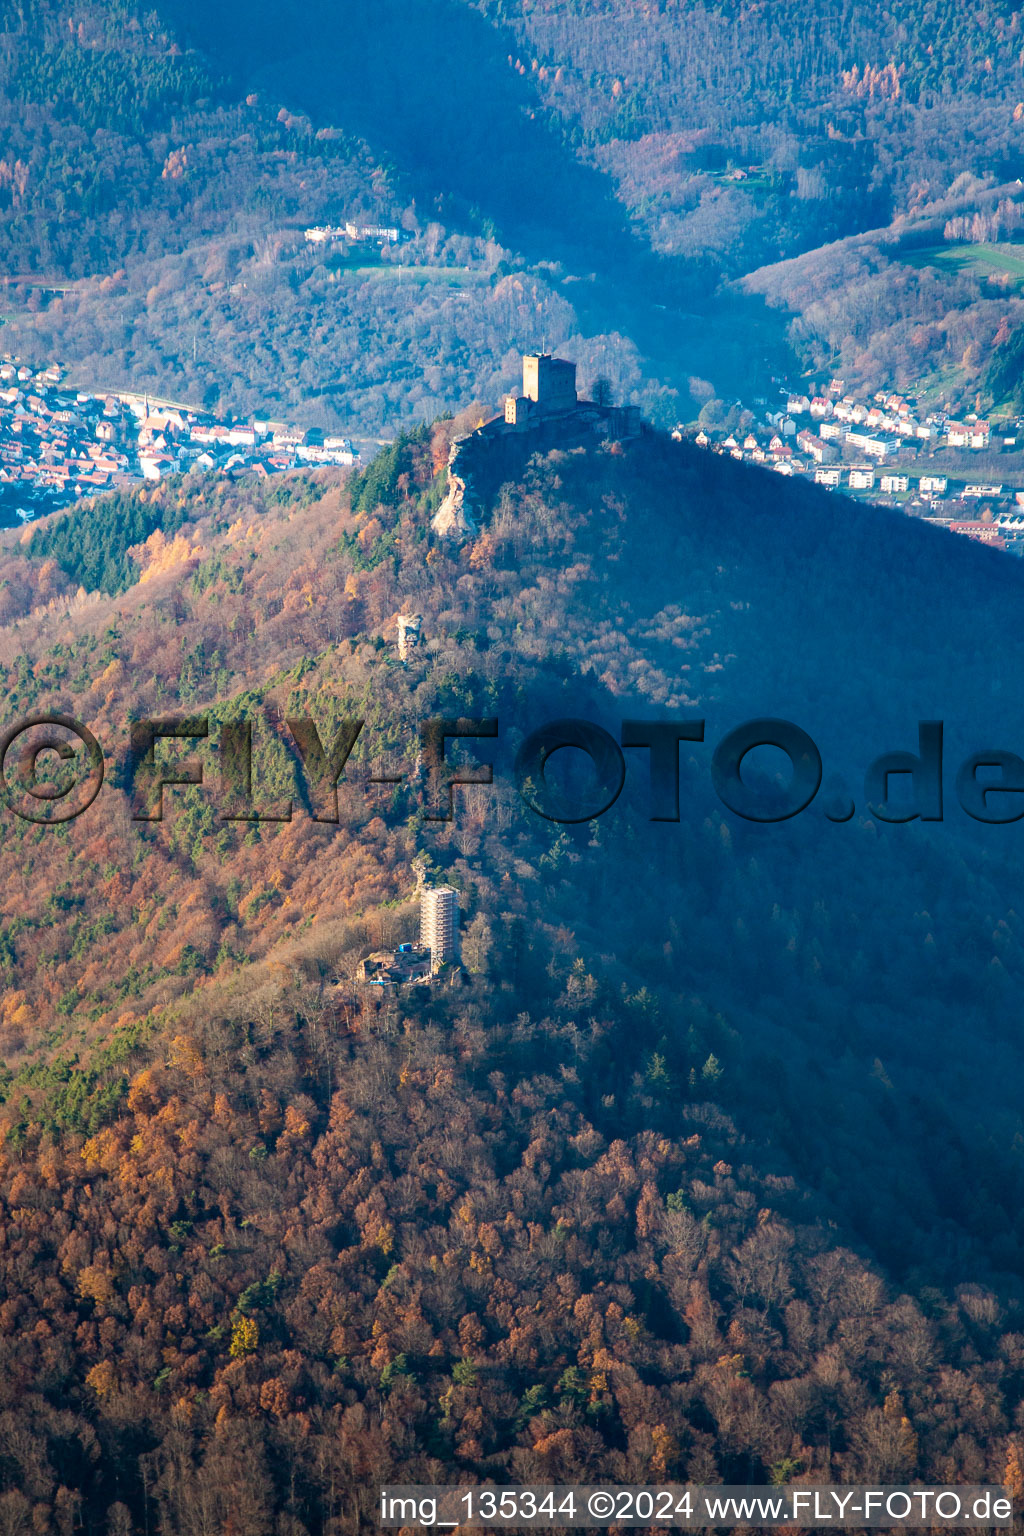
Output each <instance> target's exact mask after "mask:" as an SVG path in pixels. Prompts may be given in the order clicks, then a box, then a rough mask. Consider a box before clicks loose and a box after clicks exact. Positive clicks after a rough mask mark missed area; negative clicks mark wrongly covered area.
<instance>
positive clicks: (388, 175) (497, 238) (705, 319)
mask: <svg viewBox="0 0 1024 1536" xmlns="http://www.w3.org/2000/svg"><path fill="white" fill-rule="evenodd" d="M3 25H4V30H3V32H0V120H2V122H3V128H4V150H3V157H2V159H0V205H2V207H3V209H4V213H5V217H4V220H3V226H2V229H0V263H2V271H3V275H4V276H5V278H6V279H7V282H6V285H5V289H4V310H5V313H4V318H5V321H6V336H5V340H6V342H8V343H9V344H10V346H11V347H12V348H13V349H14V350H20V351H21V352H23V353H24V354H25V355H30V356H32V357H33V358H43V359H45V358H46V357H48V356H50V355H55V356H57V357H59V358H61V359H66V360H68V361H70V362H71V363H72V364H73V365H74V374H73V378H74V379H75V381H77V382H81V383H83V384H88V385H97V384H99V385H110V386H113V385H122V386H123V385H132V386H135V387H148V388H150V389H152V390H154V391H156V392H159V393H161V394H165V395H169V396H171V397H172V398H175V399H183V400H186V401H190V402H194V403H197V404H200V403H205V404H206V405H208V406H210V405H212V406H215V407H217V408H219V409H222V410H224V411H229V410H233V411H236V412H242V413H246V412H252V411H256V412H272V413H275V414H277V415H282V416H283V415H289V414H291V415H295V416H297V417H298V419H300V420H301V421H302V422H303V423H305V424H323V425H331V426H334V427H337V426H344V427H345V428H346V429H347V430H349V431H350V432H354V433H355V434H356V435H366V436H369V437H376V436H378V435H381V434H384V435H391V434H392V433H393V432H394V431H395V430H398V429H399V428H400V427H402V426H403V425H405V426H408V425H411V424H412V423H414V422H415V421H417V420H422V419H425V418H429V417H430V416H432V415H435V414H438V413H439V412H441V411H443V410H445V409H450V408H452V407H453V406H456V405H457V406H465V405H467V404H468V403H469V401H470V400H471V399H472V398H473V397H474V395H476V394H478V393H482V394H483V395H484V397H485V398H487V399H490V398H491V397H492V396H493V395H494V394H496V393H497V392H499V391H500V390H501V389H503V388H507V387H508V386H509V385H510V384H511V383H513V382H514V362H515V357H516V354H517V353H518V352H519V351H521V350H524V349H528V348H531V347H535V346H537V345H538V344H540V343H541V342H546V343H547V344H548V345H549V346H565V345H567V344H568V345H571V348H572V350H573V352H574V354H575V355H576V356H577V357H579V358H580V359H581V360H582V361H583V362H584V364H585V365H586V366H587V367H588V368H589V367H590V366H591V364H592V366H593V371H594V373H595V374H596V373H601V374H604V375H606V376H608V377H609V378H610V379H611V381H612V384H613V387H614V389H615V392H616V394H617V395H618V396H619V397H621V398H631V399H634V400H638V401H642V402H643V404H644V406H645V409H646V411H647V414H648V415H649V416H653V417H656V418H657V419H659V420H661V421H663V422H667V423H670V422H672V421H673V420H675V419H676V418H677V417H679V416H684V417H685V416H687V415H689V414H695V410H693V404H694V401H695V400H696V401H700V400H701V399H703V398H706V397H707V395H706V390H705V388H704V382H703V381H708V382H709V383H710V385H711V386H712V387H713V392H714V393H715V394H716V395H717V396H719V397H720V398H730V397H731V396H733V395H734V394H736V393H739V392H740V391H741V390H742V389H744V388H749V386H750V384H751V382H752V380H751V366H752V365H753V368H754V372H755V375H756V380H755V382H756V383H757V384H758V385H759V386H761V387H762V390H763V388H764V387H765V386H766V385H767V383H768V381H770V378H771V376H772V375H773V374H774V375H789V374H791V373H793V372H794V371H795V369H796V367H797V362H796V361H794V358H795V359H797V360H798V361H799V364H800V365H802V366H805V367H807V368H811V369H819V368H824V367H826V366H829V365H832V366H835V367H837V368H838V367H841V368H843V369H845V370H846V371H847V372H848V373H850V374H851V375H852V377H853V378H854V379H856V380H857V382H858V383H860V382H863V383H865V384H870V385H871V387H878V385H880V384H883V383H898V384H900V386H901V387H907V381H908V380H909V381H910V383H916V382H917V381H918V380H920V379H921V378H922V377H925V378H928V377H931V376H936V375H940V374H943V373H944V372H945V373H946V374H949V375H951V376H954V377H955V380H956V384H957V387H958V388H960V387H962V388H964V389H967V388H970V387H975V388H977V387H981V386H982V385H983V384H984V380H985V370H986V368H987V367H988V364H989V360H990V358H991V356H992V352H993V347H994V346H995V345H996V342H995V338H996V336H997V335H998V334H999V333H1000V330H1001V328H1003V327H1004V326H1005V325H1009V326H1010V327H1011V329H1012V328H1013V327H1014V326H1015V325H1016V324H1018V323H1019V316H1018V314H1017V310H1018V309H1019V302H1020V301H1019V300H1018V299H1017V298H1016V284H1015V283H1010V284H1009V285H1008V286H1007V285H1002V286H1000V285H998V284H996V285H993V284H991V283H988V282H987V281H986V278H985V275H984V273H983V272H982V273H980V274H974V273H970V272H968V273H966V274H965V275H963V276H953V275H951V274H949V273H946V272H944V271H942V270H941V269H940V268H937V267H935V266H934V265H933V264H931V265H930V264H928V263H926V264H925V268H924V271H923V272H922V273H916V272H915V271H914V270H913V269H912V267H907V266H905V265H902V264H899V263H895V262H892V261H890V259H889V253H888V252H885V253H884V254H882V255H878V253H877V247H876V252H875V254H874V255H872V253H871V252H867V253H866V256H865V260H866V261H867V266H866V267H864V266H862V267H861V268H859V269H858V270H857V271H856V272H855V274H854V276H853V279H852V281H851V271H850V259H849V257H848V255H847V253H846V250H845V248H844V247H843V246H839V247H838V248H837V249H836V250H835V252H833V251H832V248H831V244H830V242H835V241H844V240H847V239H849V238H850V237H856V236H859V235H860V234H862V233H863V232H864V231H871V230H881V229H889V230H890V231H891V232H892V233H891V237H890V239H887V240H886V241H883V242H881V244H882V246H883V247H884V246H885V245H887V244H889V243H891V240H892V239H895V240H896V242H897V244H899V243H901V242H902V241H903V240H904V238H905V237H906V236H907V233H908V230H909V231H911V232H912V233H913V235H914V239H915V240H916V243H917V246H918V247H919V246H920V244H921V238H923V234H924V231H925V227H926V226H927V228H928V229H929V230H932V225H934V223H935V217H937V215H935V216H933V212H932V210H936V209H941V208H944V207H946V206H947V204H948V205H949V209H950V211H951V213H952V215H953V217H955V218H960V219H961V220H962V221H964V220H966V223H967V225H968V226H969V225H970V224H971V220H972V219H975V218H976V217H979V216H980V217H981V218H982V219H984V218H986V217H988V215H989V214H990V213H991V209H990V208H989V206H988V203H989V201H990V197H989V191H990V189H993V188H1003V189H1004V197H1005V196H1008V197H1010V198H1011V200H1012V198H1013V196H1014V192H1013V189H1014V187H1015V184H1016V179H1017V177H1018V175H1019V174H1020V172H1021V170H1022V166H1024V162H1022V161H1021V146H1020V138H1021V134H1022V132H1024V106H1022V103H1024V82H1022V79H1021V73H1022V71H1021V63H1020V54H1021V42H1020V31H1021V25H1020V18H1019V16H1018V15H1017V13H1016V12H1012V13H1009V14H1005V13H1003V12H1000V11H998V10H997V9H993V8H988V9H986V8H984V7H982V8H981V9H980V10H975V11H973V12H971V13H970V14H966V13H962V12H959V11H958V12H956V13H955V22H954V19H953V12H952V11H950V10H949V9H947V8H946V7H944V6H942V5H938V4H934V3H924V0H918V3H915V4H914V5H913V6H911V7H909V8H908V7H902V8H901V9H900V11H899V14H898V15H897V14H896V13H885V12H883V13H881V14H880V15H876V14H874V13H872V15H871V17H870V19H869V18H868V17H867V16H866V14H865V13H863V11H858V10H857V9H856V8H855V7H854V8H852V9H851V8H850V7H849V6H840V7H833V8H830V9H828V10H827V11H826V12H821V13H820V14H816V15H814V16H807V15H805V13H804V11H803V10H801V9H800V8H793V7H791V6H788V5H782V6H779V5H773V6H771V7H764V6H743V7H737V6H732V5H718V6H711V5H708V6H697V7H693V6H689V5H687V6H685V7H683V6H682V5H681V4H677V3H676V0H664V3H663V4H658V5H657V6H649V5H639V4H637V3H635V0H614V3H611V0H609V3H608V4H603V5H600V6H587V7H585V8H584V9H583V10H581V9H580V8H578V7H576V6H574V5H572V4H567V3H565V0H551V3H545V4H543V5H531V6H523V5H520V4H519V3H514V4H513V3H510V0H500V3H497V0H496V3H490V0H487V3H483V0H481V3H479V4H478V3H476V0H472V3H471V0H424V3H423V4H421V5H418V6H416V7H415V8H411V7H409V6H408V4H406V3H405V0H386V3H380V4H374V5H372V6H370V5H368V4H363V3H362V0H359V3H355V4H352V5H349V6H347V7H346V8H345V11H344V14H342V13H341V12H339V11H338V10H337V8H336V7H331V6H328V5H326V4H321V3H319V0H317V3H311V4H309V5H307V6H306V7H305V8H304V10H303V14H302V24H301V25H298V24H295V23H282V21H281V17H280V11H279V8H278V7H270V6H264V5H261V4H258V3H251V4H244V5H243V4H241V0H218V3H216V4H213V5H211V6H209V7H207V8H206V9H205V10H204V13H203V16H202V20H201V23H197V21H196V17H195V12H194V8H191V7H189V6H187V5H183V4H180V3H176V0H166V3H162V4H160V3H158V4H156V5H155V7H154V8H153V9H151V10H147V9H146V8H145V7H139V6H136V5H133V4H128V3H117V4H114V3H109V0H104V3H99V0H92V3H82V4H79V5H76V7H75V8H73V10H72V12H71V13H68V12H66V11H65V10H61V8H60V7H59V6H56V5H55V4H54V3H52V0H31V3H29V0H21V3H19V4H17V5H14V6H11V7H8V8H7V10H6V12H5V19H4V23H3ZM442 81H443V82H444V87H443V91H444V93H446V95H445V98H444V99H445V102H446V105H443V104H442V100H441V95H442V87H441V84H440V82H442ZM499 171H500V174H498V172H499ZM948 217H949V215H948V214H947V215H946V217H945V218H939V219H938V224H937V226H936V227H935V229H934V230H932V239H933V243H934V242H935V241H937V242H938V244H939V246H941V244H942V242H943V240H944V239H945V238H946V237H945V235H944V233H943V231H944V229H945V224H946V222H947V221H948ZM346 218H355V219H357V220H359V219H364V218H366V219H370V220H371V221H374V222H380V221H385V222H387V223H389V224H395V225H397V226H399V227H401V228H402V230H403V233H404V235H405V236H407V237H409V239H408V243H407V244H405V245H403V246H401V247H397V248H395V249H393V250H388V251H385V252H384V253H381V252H379V251H377V250H373V249H371V250H367V251H362V252H359V253H357V254H356V256H354V257H348V256H346V257H344V258H341V257H337V258H336V257H332V256H331V254H330V252H329V251H328V252H326V253H325V251H324V250H323V249H314V248H311V247H307V246H306V245H305V244H304V242H303V239H302V230H303V228H304V227H306V226H307V225H309V224H313V223H330V222H338V221H340V222H344V220H345V219H346ZM929 221H931V222H929ZM1021 223H1022V217H1021V213H1020V208H1019V206H1018V207H1017V210H1016V225H1014V224H1013V221H1012V220H1011V221H1009V222H1007V221H1005V220H1004V226H1005V227H1004V228H1003V233H1002V235H1001V236H999V237H998V238H1002V239H1008V238H1012V228H1014V227H1018V226H1020V224H1021ZM958 238H959V237H958ZM978 238H980V237H978ZM986 238H990V237H986ZM809 251H815V252H817V253H818V255H816V256H815V258H814V262H813V267H812V268H811V273H812V274H813V283H814V285H815V295H816V303H815V304H812V303H810V302H809V300H808V297H807V292H806V287H807V277H808V274H807V273H806V272H805V271H804V270H803V269H801V268H799V267H798V268H788V267H785V266H783V267H781V268H776V267H773V266H772V264H775V263H778V262H780V261H785V260H787V259H789V258H792V257H794V256H795V255H798V254H800V253H804V252H809ZM857 260H860V258H859V257H858V258H857ZM765 266H769V267H771V268H772V271H771V274H770V275H769V276H768V277H767V278H766V280H765V281H763V282H762V281H760V280H755V281H754V282H753V283H751V284H750V285H749V286H748V287H747V288H746V290H745V291H744V292H741V291H740V290H739V289H738V288H736V287H729V286H728V281H729V280H734V279H738V278H740V277H742V276H743V275H744V274H746V273H749V272H751V271H753V270H755V269H761V268H764V267H765ZM876 277H877V278H878V285H880V286H878V285H876V282H875V279H876ZM723 283H725V284H726V286H722V284H723ZM60 289H63V290H65V291H62V292H61V291H57V290H60ZM876 289H877V291H876ZM889 292H893V293H898V294H899V300H900V302H899V312H898V314H897V315H895V316H890V315H889V314H888V313H887V312H885V309H884V305H883V306H882V309H881V310H880V309H879V304H878V297H879V295H880V294H881V295H883V296H884V295H885V294H886V293H889ZM762 293H764V294H765V295H767V297H768V298H769V300H770V301H771V304H772V305H774V306H777V310H772V309H768V308H766V306H765V304H764V303H763V302H762V301H761V299H760V298H759V297H755V295H760V294H762ZM981 301H984V302H981ZM789 311H797V312H798V313H799V314H800V317H801V318H800V321H799V323H798V324H797V325H796V326H795V327H794V328H793V329H792V331H791V332H790V334H789V336H788V337H786V336H784V335H783V334H782V333H783V329H784V326H785V322H786V319H787V318H788V312H789ZM698 316H699V317H700V318H699V323H698V319H697V317H698ZM953 317H955V319H954V318H953ZM961 343H962V344H961ZM691 387H693V389H694V394H693V395H692V396H691Z"/></svg>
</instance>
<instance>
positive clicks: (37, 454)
mask: <svg viewBox="0 0 1024 1536" xmlns="http://www.w3.org/2000/svg"><path fill="white" fill-rule="evenodd" d="M63 376H64V374H63V369H62V368H61V367H60V366H59V365H57V364H51V365H50V366H48V367H46V368H44V369H41V370H37V369H34V368H31V367H29V366H28V364H26V363H23V362H22V361H21V360H20V359H18V358H15V357H4V358H2V359H0V521H3V522H6V523H8V524H11V523H14V522H15V521H16V519H17V518H20V519H21V520H22V521H29V520H32V519H35V518H37V517H41V516H43V515H44V514H45V513H47V512H54V511H58V510H60V509H61V508H63V507H68V506H73V505H74V504H75V503H76V502H77V501H78V500H80V499H81V498H82V497H84V496H95V495H97V494H98V493H100V492H102V491H109V490H120V489H125V488H130V487H132V486H135V485H139V484H141V483H142V482H144V481H154V480H161V479H163V478H164V476H166V475H176V474H184V473H188V472H195V473H200V474H202V473H212V474H217V473H220V474H225V475H233V476H243V475H255V476H257V477H259V478H265V477H266V476H268V475H273V474H278V473H280V472H282V471H284V470H288V469H295V468H297V467H298V466H301V465H309V466H313V465H317V464H354V463H355V462H356V461H357V459H358V454H357V453H356V452H355V450H354V449H353V446H352V443H351V442H350V441H349V439H348V438H346V437H337V436H331V435H330V434H327V435H325V434H324V432H322V431H321V430H319V429H318V428H315V427H313V428H309V429H308V430H303V429H301V428H298V427H291V426H288V425H286V424H285V423H283V422H275V421H269V420H262V419H260V418H259V417H253V418H250V419H249V420H248V421H235V422H231V421H227V422H226V421H221V420H218V419H216V418H214V417H213V416H211V415H210V414H208V413H207V412H204V411H202V410H201V409H198V408H196V407H193V406H187V405H180V404H174V403H171V402H167V401H156V400H154V399H152V398H151V397H150V396H148V395H145V394H138V393H134V392H131V391H111V392H96V393H92V392H87V391H80V390H71V389H67V388H65V387H62V379H63Z"/></svg>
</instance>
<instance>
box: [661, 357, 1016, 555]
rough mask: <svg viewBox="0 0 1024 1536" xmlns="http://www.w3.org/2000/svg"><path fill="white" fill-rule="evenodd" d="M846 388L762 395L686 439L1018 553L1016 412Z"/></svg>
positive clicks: (834, 385)
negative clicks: (944, 406) (866, 395)
mask: <svg viewBox="0 0 1024 1536" xmlns="http://www.w3.org/2000/svg"><path fill="white" fill-rule="evenodd" d="M844 391H845V385H844V383H843V381H842V380H841V379H834V380H833V381H832V382H831V384H830V385H829V387H828V388H827V389H826V390H824V391H823V392H822V393H820V394H812V395H804V394H800V393H799V392H789V391H782V392H780V396H779V401H778V404H777V405H776V404H769V402H768V401H767V400H764V399H761V400H757V401H755V402H754V406H753V408H751V409H746V408H744V407H743V406H742V405H741V406H738V407H735V408H734V409H733V410H732V411H730V412H729V413H728V414H727V416H726V418H725V419H724V420H723V421H721V422H720V423H719V424H718V425H715V424H712V423H708V424H707V425H704V424H701V425H700V427H699V430H698V431H697V433H696V436H695V437H694V438H693V440H694V441H695V442H696V443H697V445H698V447H701V448H706V449H709V450H710V451H712V452H716V453H726V454H730V455H731V456H732V457H733V458H735V459H744V460H747V461H748V462H750V463H753V464H760V465H763V466H765V467H766V468H769V469H773V470H775V471H776V472H777V473H778V474H782V475H805V476H807V477H808V478H809V479H813V480H814V482H815V483H816V484H817V485H822V486H825V487H826V488H827V489H829V490H834V491H840V492H843V493H845V494H847V495H850V496H853V497H855V498H857V499H859V500H868V501H871V502H874V503H875V504H877V505H882V506H893V507H897V508H899V509H900V510H902V511H904V512H907V513H909V514H910V515H912V516H916V517H923V518H926V519H927V520H928V521H930V522H935V523H940V524H941V525H942V526H943V527H946V528H949V529H950V530H951V531H952V532H954V533H962V534H966V535H967V536H968V537H969V538H973V539H978V540H980V541H981V542H982V543H985V544H992V545H994V546H995V547H996V548H998V549H1008V550H1010V551H1012V552H1013V553H1015V554H1024V417H1022V418H1012V417H1011V418H1006V419H1003V420H1000V421H995V420H992V421H984V420H980V419H979V418H978V416H977V415H976V414H970V415H967V416H965V417H964V418H963V419H962V420H953V419H952V418H950V417H949V416H946V415H944V414H943V413H942V412H941V411H939V412H928V413H925V412H924V411H921V410H919V409H918V407H917V405H916V403H915V401H913V400H912V399H909V398H907V397H905V396H903V395H897V394H887V393H885V392H884V391H883V392H881V393H879V394H876V395H874V396H873V397H872V398H871V399H870V400H861V399H857V398H856V397H855V396H852V395H848V394H846V393H845V392H844ZM690 435H691V434H689V433H688V432H686V431H685V429H683V428H681V427H680V428H677V429H676V431H675V432H674V433H673V436H674V437H677V438H682V437H684V436H690Z"/></svg>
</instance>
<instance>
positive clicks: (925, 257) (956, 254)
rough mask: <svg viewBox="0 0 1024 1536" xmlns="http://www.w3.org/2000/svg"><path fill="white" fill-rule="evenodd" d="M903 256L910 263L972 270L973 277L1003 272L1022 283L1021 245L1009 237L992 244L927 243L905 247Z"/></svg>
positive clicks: (1023, 269)
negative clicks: (911, 247) (910, 249)
mask: <svg viewBox="0 0 1024 1536" xmlns="http://www.w3.org/2000/svg"><path fill="white" fill-rule="evenodd" d="M903 260H904V261H905V262H906V264H907V265H908V266H911V267H937V268H938V269H939V270H940V271H946V272H956V273H972V274H973V275H974V276H975V277H980V278H991V277H998V276H1006V277H1009V278H1011V279H1012V280H1013V282H1014V283H1015V284H1016V285H1017V286H1018V287H1019V286H1021V285H1022V284H1024V245H1014V244H1012V243H1011V242H1010V241H1007V242H1005V243H1003V242H1000V243H999V244H998V245H993V244H991V243H989V242H988V241H983V242H982V243H980V244H978V245H930V246H926V247H924V248H923V249H922V250H919V251H908V252H907V253H906V254H905V255H904V257H903Z"/></svg>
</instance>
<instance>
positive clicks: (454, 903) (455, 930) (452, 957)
mask: <svg viewBox="0 0 1024 1536" xmlns="http://www.w3.org/2000/svg"><path fill="white" fill-rule="evenodd" d="M420 943H421V944H422V945H423V946H424V947H425V948H427V949H429V950H430V964H431V969H432V970H437V968H438V967H439V966H442V965H448V964H452V965H457V964H458V959H459V893H458V891H456V890H453V888H452V887H451V886H450V885H440V886H437V887H436V888H434V889H432V890H430V889H427V890H424V891H423V892H422V893H421V895H420Z"/></svg>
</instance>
